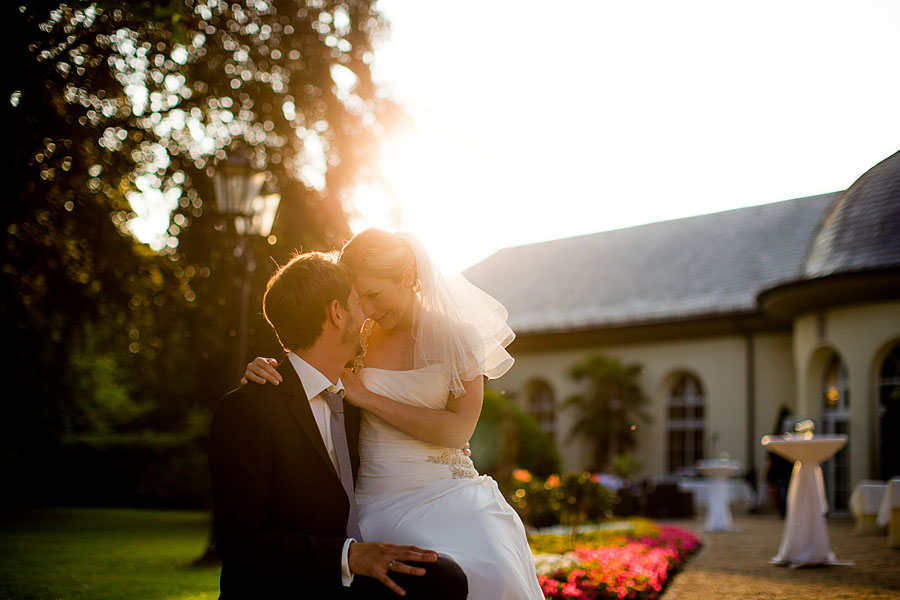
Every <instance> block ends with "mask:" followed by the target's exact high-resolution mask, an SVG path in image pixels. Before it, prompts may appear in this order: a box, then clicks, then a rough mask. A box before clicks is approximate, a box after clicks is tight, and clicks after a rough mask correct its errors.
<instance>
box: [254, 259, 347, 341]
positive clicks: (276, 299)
mask: <svg viewBox="0 0 900 600" xmlns="http://www.w3.org/2000/svg"><path fill="white" fill-rule="evenodd" d="M350 287H351V280H350V275H349V272H348V271H347V268H346V267H344V266H343V265H341V264H340V263H339V262H338V254H337V253H336V252H329V253H327V254H326V253H322V252H306V253H303V254H295V255H294V257H293V258H292V259H291V260H290V261H289V262H288V263H287V264H285V265H283V266H281V267H279V268H278V270H277V271H275V273H274V274H273V275H272V277H270V278H269V283H268V284H267V285H266V293H265V295H264V296H263V316H264V317H265V318H266V321H268V323H269V325H271V326H272V329H274V330H275V335H276V336H278V341H279V342H280V343H281V347H282V348H284V350H285V351H289V350H303V349H305V348H309V347H310V346H312V345H313V344H314V343H315V341H316V340H317V339H319V336H320V335H322V329H323V326H324V325H325V316H326V314H327V312H328V307H329V306H331V303H332V301H334V300H337V301H338V302H340V303H341V306H343V307H344V308H348V306H347V300H348V298H349V297H350Z"/></svg>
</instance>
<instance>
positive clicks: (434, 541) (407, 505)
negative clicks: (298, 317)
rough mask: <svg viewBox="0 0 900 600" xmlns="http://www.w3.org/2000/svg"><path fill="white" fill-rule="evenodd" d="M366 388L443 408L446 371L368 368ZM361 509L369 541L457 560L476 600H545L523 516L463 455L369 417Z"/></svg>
mask: <svg viewBox="0 0 900 600" xmlns="http://www.w3.org/2000/svg"><path fill="white" fill-rule="evenodd" d="M360 378H361V379H362V382H363V383H364V384H365V386H366V387H367V388H368V389H369V390H371V391H373V392H375V393H377V394H381V395H383V396H386V397H388V398H391V399H393V400H396V401H398V402H402V403H404V404H408V405H411V406H424V407H428V408H435V409H444V408H445V407H446V404H447V398H448V395H449V391H448V389H449V388H448V384H449V382H448V379H447V376H446V375H444V374H443V372H442V371H441V369H440V365H436V366H434V367H425V368H422V369H415V370H410V371H388V370H384V369H376V368H372V367H366V368H364V369H363V370H362V371H361V372H360ZM362 415H363V416H362V423H361V425H360V432H359V454H360V466H359V474H358V476H357V480H356V502H357V505H358V507H359V523H360V528H361V530H362V535H363V539H367V540H378V541H380V542H387V543H393V544H413V545H416V546H420V547H422V548H430V549H433V550H436V551H437V552H439V553H440V554H442V555H446V556H449V557H450V558H452V559H453V560H455V561H456V562H457V563H458V564H459V565H460V567H462V569H463V571H464V572H465V573H466V576H467V577H468V579H469V599H470V600H528V599H535V600H537V599H542V598H543V597H544V595H543V593H542V592H541V588H540V586H539V585H538V580H537V575H536V573H535V569H534V559H533V558H532V555H531V551H530V549H529V547H528V543H527V541H526V538H525V528H524V527H523V525H522V521H521V520H520V519H519V516H518V515H517V514H516V512H515V511H514V510H513V509H512V507H511V506H510V505H509V504H508V503H507V502H506V500H505V499H504V498H503V495H502V494H501V493H500V490H499V489H498V488H497V483H496V482H495V481H494V480H493V479H491V478H490V477H488V476H486V475H480V476H479V475H478V472H477V471H476V470H475V467H474V465H473V464H472V461H471V460H470V459H469V458H468V457H466V456H465V455H464V454H463V453H462V451H460V450H451V449H448V448H442V447H439V446H432V445H430V444H426V443H424V442H420V441H418V440H416V439H413V438H411V437H410V436H408V435H406V434H404V433H401V432H400V431H398V430H397V429H394V428H393V427H391V426H390V425H388V424H387V423H385V422H384V421H382V420H381V419H379V418H378V417H376V416H374V415H372V414H371V413H368V412H366V411H363V413H362Z"/></svg>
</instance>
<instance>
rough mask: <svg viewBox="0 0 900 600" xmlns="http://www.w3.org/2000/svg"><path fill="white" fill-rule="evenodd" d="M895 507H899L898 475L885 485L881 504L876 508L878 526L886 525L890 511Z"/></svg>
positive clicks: (889, 517) (899, 481) (899, 483)
mask: <svg viewBox="0 0 900 600" xmlns="http://www.w3.org/2000/svg"><path fill="white" fill-rule="evenodd" d="M895 508H900V477H894V478H893V479H891V480H890V481H888V482H887V485H886V486H885V493H884V496H882V498H881V506H880V507H879V508H878V518H877V519H876V520H875V522H876V523H878V526H879V527H887V525H888V523H890V522H891V511H892V510H893V509H895Z"/></svg>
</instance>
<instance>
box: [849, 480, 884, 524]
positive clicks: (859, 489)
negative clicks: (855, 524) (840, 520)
mask: <svg viewBox="0 0 900 600" xmlns="http://www.w3.org/2000/svg"><path fill="white" fill-rule="evenodd" d="M887 487H888V485H887V484H886V483H885V482H883V481H873V480H863V481H860V482H859V484H858V485H857V486H856V487H855V488H853V493H852V494H850V512H851V513H853V515H854V516H857V517H858V516H859V515H876V514H878V509H879V508H881V500H882V498H883V497H884V493H885V492H886V491H887Z"/></svg>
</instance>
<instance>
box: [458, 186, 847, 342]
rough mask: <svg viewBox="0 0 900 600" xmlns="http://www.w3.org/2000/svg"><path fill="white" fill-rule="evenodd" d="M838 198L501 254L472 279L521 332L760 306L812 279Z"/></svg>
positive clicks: (801, 200) (481, 266)
mask: <svg viewBox="0 0 900 600" xmlns="http://www.w3.org/2000/svg"><path fill="white" fill-rule="evenodd" d="M839 195H840V193H839V192H836V193H831V194H824V195H820V196H812V197H809V198H799V199H796V200H788V201H784V202H778V203H774V204H766V205H762V206H753V207H749V208H741V209H737V210H730V211H726V212H720V213H715V214H709V215H703V216H698V217H690V218H685V219H678V220H674V221H664V222H660V223H653V224H650V225H641V226H638V227H631V228H628V229H619V230H615V231H607V232H602V233H595V234H591V235H584V236H579V237H573V238H566V239H561V240H554V241H550V242H542V243H538V244H530V245H526V246H518V247H513V248H506V249H503V250H500V251H499V252H497V253H495V254H494V255H492V256H490V257H489V258H487V259H486V260H484V261H482V262H481V263H478V264H477V265H475V266H473V267H471V268H470V269H468V270H467V271H466V273H465V275H466V276H467V277H468V278H469V279H470V280H471V281H472V282H473V283H474V284H475V285H477V286H479V287H481V288H482V289H484V290H485V291H487V292H488V293H490V294H491V295H493V296H494V297H496V298H497V299H498V300H499V301H500V302H502V303H503V304H504V305H505V306H506V307H507V309H508V310H509V317H510V318H509V323H510V326H511V327H512V328H513V330H515V331H516V332H517V333H519V334H526V333H538V332H549V331H567V330H573V329H587V328H595V327H596V328H601V327H612V326H618V325H628V324H634V323H643V322H654V321H656V322H658V321H673V320H682V319H686V318H691V317H705V316H716V315H723V314H734V313H744V312H750V311H753V310H755V308H756V295H757V294H758V293H759V292H761V291H762V290H764V289H767V288H770V287H772V286H774V285H778V284H780V283H786V282H789V281H793V280H796V279H799V278H801V277H802V276H803V269H804V263H805V262H806V258H807V254H808V251H809V248H810V243H811V241H812V239H813V236H814V235H815V233H816V231H817V229H818V227H819V224H820V223H821V221H822V217H823V216H824V215H825V213H826V211H827V210H828V208H829V206H830V205H831V204H832V203H833V202H834V201H835V199H836V198H837V197H838V196H839Z"/></svg>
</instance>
